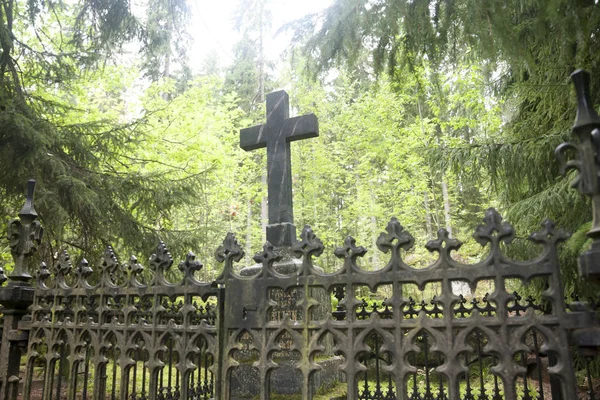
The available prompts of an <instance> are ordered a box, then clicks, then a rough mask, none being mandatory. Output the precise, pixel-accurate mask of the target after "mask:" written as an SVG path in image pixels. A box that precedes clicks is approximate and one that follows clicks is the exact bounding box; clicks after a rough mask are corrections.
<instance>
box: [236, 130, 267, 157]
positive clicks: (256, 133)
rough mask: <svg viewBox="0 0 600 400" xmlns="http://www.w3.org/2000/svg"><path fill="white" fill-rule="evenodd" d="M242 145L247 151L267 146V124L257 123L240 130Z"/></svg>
mask: <svg viewBox="0 0 600 400" xmlns="http://www.w3.org/2000/svg"><path fill="white" fill-rule="evenodd" d="M240 147H241V148H242V149H244V150H246V151H250V150H256V149H260V148H262V147H267V126H266V125H257V126H253V127H251V128H244V129H242V130H240Z"/></svg>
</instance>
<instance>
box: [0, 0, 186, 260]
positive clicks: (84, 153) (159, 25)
mask: <svg viewBox="0 0 600 400" xmlns="http://www.w3.org/2000/svg"><path fill="white" fill-rule="evenodd" d="M186 18H187V10H186V6H185V1H182V0H168V1H165V0H151V1H150V2H149V4H148V8H147V14H146V15H137V14H136V10H134V9H133V4H132V3H131V2H130V1H127V0H126V1H124V0H102V1H79V2H62V1H58V2H57V1H38V0H28V1H20V0H7V1H4V2H2V5H1V6H0V46H1V50H0V169H1V170H2V174H1V175H0V187H1V188H2V193H1V196H2V204H3V205H4V206H5V207H6V208H7V209H5V212H4V213H3V214H4V215H14V214H15V212H14V211H15V210H16V209H18V208H17V207H19V206H20V203H21V202H22V200H23V193H24V187H25V183H26V181H27V179H29V178H34V179H36V180H37V182H38V187H37V195H36V197H37V199H36V207H37V209H38V212H39V213H40V218H41V219H42V223H43V224H44V226H45V228H46V232H48V234H47V235H46V241H45V243H46V250H47V251H50V252H54V251H56V248H54V249H53V247H55V246H58V245H61V244H62V243H69V244H72V245H73V246H75V247H77V248H80V249H81V250H82V251H83V252H84V253H89V252H98V251H100V245H105V244H108V243H109V242H112V243H117V244H118V243H123V242H126V244H127V246H129V247H130V248H133V249H136V250H139V249H140V247H143V246H144V240H146V243H145V246H148V245H149V244H151V243H152V242H154V241H155V240H156V237H157V236H162V235H163V234H166V233H162V232H161V230H162V228H161V225H162V224H161V219H162V218H164V217H165V216H166V215H168V213H169V210H173V209H174V208H176V207H178V206H180V205H181V204H183V203H184V202H186V201H190V199H191V198H193V195H194V193H193V190H190V187H192V186H193V185H192V183H193V181H194V179H195V177H196V176H197V175H194V174H186V173H185V172H184V173H180V174H179V179H173V175H172V174H169V173H170V172H172V171H170V168H169V166H168V165H169V164H168V163H167V162H165V163H164V164H163V168H153V169H144V168H142V167H143V166H144V165H146V164H148V160H144V159H143V157H142V156H140V155H139V154H138V152H137V150H138V149H139V146H140V145H141V144H142V143H143V142H144V140H145V139H144V138H145V132H146V131H147V130H148V128H149V127H148V126H147V119H148V116H149V114H143V115H141V116H139V117H138V118H133V119H131V118H128V119H126V118H123V116H122V115H119V110H123V109H124V107H123V104H124V102H126V101H127V99H126V98H125V93H124V88H125V85H124V84H120V83H119V82H121V79H122V75H123V74H122V72H120V71H112V76H110V77H108V78H107V79H108V80H110V79H112V83H110V82H109V83H108V84H106V87H99V84H98V79H99V76H100V75H101V74H102V73H104V72H106V71H108V70H110V68H111V66H112V65H113V62H111V61H110V60H111V59H115V58H117V59H118V58H123V59H124V60H125V61H126V60H127V55H126V54H124V53H123V51H122V50H123V49H124V47H127V48H128V49H134V51H138V50H139V51H140V52H141V53H142V54H143V56H144V60H145V62H144V68H145V71H146V72H147V75H148V76H149V77H150V78H151V79H158V78H159V77H161V76H168V75H169V74H170V72H169V64H170V63H173V61H172V60H171V56H172V55H173V53H177V52H178V51H179V50H180V49H181V48H183V47H182V46H180V42H181V41H182V40H183V39H184V38H185V37H184V34H183V28H184V26H185V20H186ZM178 30H181V31H178ZM135 49H138V50H135ZM177 55H178V56H180V55H181V54H179V53H178V54H177ZM178 58H179V59H180V57H178ZM98 90H103V91H105V92H106V94H107V96H109V97H110V98H111V99H112V103H105V104H103V103H98V102H96V103H94V95H95V93H96V91H98ZM117 237H120V238H122V239H123V242H119V241H117V240H116V238H117ZM150 238H153V239H152V240H147V239H150ZM143 250H144V251H148V250H149V249H147V248H144V249H143Z"/></svg>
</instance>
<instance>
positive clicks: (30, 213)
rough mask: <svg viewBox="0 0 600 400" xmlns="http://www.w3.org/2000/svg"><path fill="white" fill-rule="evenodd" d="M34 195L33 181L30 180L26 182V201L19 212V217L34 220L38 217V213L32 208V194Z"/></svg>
mask: <svg viewBox="0 0 600 400" xmlns="http://www.w3.org/2000/svg"><path fill="white" fill-rule="evenodd" d="M34 193H35V179H30V180H28V181H27V199H26V200H25V205H23V208H22V209H21V211H19V217H21V218H23V217H33V218H34V219H35V218H36V217H37V216H38V213H37V212H36V211H35V207H34V206H33V194H34Z"/></svg>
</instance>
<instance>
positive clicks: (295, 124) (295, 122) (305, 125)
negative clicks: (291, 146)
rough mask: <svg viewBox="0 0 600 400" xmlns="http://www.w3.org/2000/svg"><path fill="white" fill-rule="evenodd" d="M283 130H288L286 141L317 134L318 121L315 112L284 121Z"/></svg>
mask: <svg viewBox="0 0 600 400" xmlns="http://www.w3.org/2000/svg"><path fill="white" fill-rule="evenodd" d="M283 129H284V132H289V133H288V135H287V137H288V141H290V142H293V141H294V140H302V139H308V138H313V137H317V136H319V121H318V119H317V116H316V115H315V114H307V115H302V116H300V117H295V118H290V119H287V120H286V121H285V126H284V128H283Z"/></svg>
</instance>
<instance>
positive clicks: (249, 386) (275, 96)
mask: <svg viewBox="0 0 600 400" xmlns="http://www.w3.org/2000/svg"><path fill="white" fill-rule="evenodd" d="M317 136H319V125H318V121H317V117H316V116H315V115H314V114H308V115H303V116H299V117H295V118H289V96H288V94H287V93H286V92H285V91H278V92H274V93H271V94H269V95H267V122H266V124H263V125H258V126H254V127H251V128H246V129H242V130H241V131H240V147H241V148H242V149H244V150H246V151H251V150H256V149H259V148H263V147H266V148H267V188H268V216H269V219H268V225H267V231H266V236H267V241H268V242H270V243H271V244H272V245H273V246H274V247H275V249H276V251H277V253H279V254H280V255H281V260H280V261H279V262H276V263H274V264H273V268H274V269H275V271H277V272H278V273H280V274H283V275H291V274H295V273H297V272H298V269H299V267H300V264H301V262H300V261H299V260H298V259H296V258H294V257H293V256H292V252H291V246H292V244H293V243H294V242H295V241H296V227H295V226H294V211H293V202H292V168H291V167H292V164H291V151H290V142H292V141H295V140H302V139H308V138H313V137H317ZM261 268H262V265H260V264H256V265H252V266H247V267H245V268H243V269H242V270H241V271H240V275H242V276H253V275H256V274H257V273H258V272H259V271H260V269H261ZM267 290H268V297H269V299H270V300H272V301H273V302H274V303H275V304H276V305H275V306H274V307H273V308H272V310H271V314H270V316H269V318H270V320H282V319H283V318H284V316H285V315H287V316H289V318H290V319H291V320H293V321H300V320H302V319H304V318H311V319H315V320H321V319H324V318H326V316H327V315H328V314H329V313H330V312H331V298H330V297H329V294H328V293H327V292H326V291H325V290H322V292H318V293H317V292H316V291H317V289H312V290H313V292H312V293H311V296H312V297H313V298H316V299H318V301H319V303H320V306H318V307H316V309H315V310H314V311H313V313H312V315H311V316H304V315H302V312H301V311H300V308H299V307H298V306H297V303H298V302H299V301H300V300H302V298H303V297H304V293H303V288H297V289H293V290H291V291H288V292H286V291H283V290H282V289H280V288H268V289H267ZM279 344H280V347H281V351H280V352H277V355H276V357H274V361H275V362H277V364H278V365H279V368H277V369H275V370H274V371H273V372H272V374H271V390H272V391H274V392H276V393H280V394H294V393H300V392H301V384H302V374H300V373H299V371H298V370H297V369H296V363H297V362H298V361H299V360H300V355H299V354H298V353H297V352H295V351H293V350H292V340H291V338H286V337H285V336H284V337H282V338H281V339H280V343H279ZM326 347H328V350H329V351H328V352H327V354H326V356H325V357H324V358H323V360H322V361H321V362H320V363H321V364H322V365H321V366H322V370H321V371H320V373H319V375H318V376H317V377H316V379H315V380H314V382H315V385H316V386H330V385H332V384H334V383H335V382H336V381H337V378H338V372H337V366H338V364H339V362H340V358H339V357H334V356H333V354H332V353H331V347H332V346H331V343H329V344H326ZM255 358H256V355H255V354H252V352H251V351H249V350H247V351H244V350H242V351H241V352H240V357H239V360H238V361H239V362H240V366H239V367H238V368H237V370H236V372H235V373H234V374H233V376H232V383H231V386H232V391H233V392H234V393H233V394H234V397H235V398H246V397H253V396H255V395H257V394H259V393H260V387H259V383H260V382H259V381H258V380H257V379H254V378H253V375H254V374H256V372H255V371H254V368H253V367H252V363H253V361H255Z"/></svg>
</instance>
